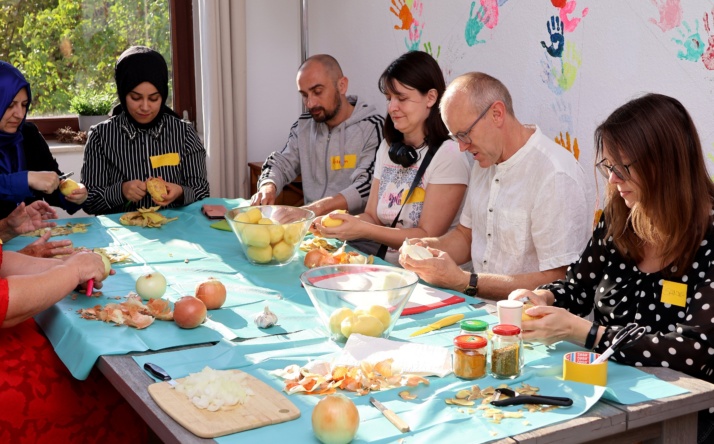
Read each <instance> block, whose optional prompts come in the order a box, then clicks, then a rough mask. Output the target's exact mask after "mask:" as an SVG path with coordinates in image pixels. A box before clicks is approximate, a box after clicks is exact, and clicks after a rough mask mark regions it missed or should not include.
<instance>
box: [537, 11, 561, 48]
mask: <svg viewBox="0 0 714 444" xmlns="http://www.w3.org/2000/svg"><path fill="white" fill-rule="evenodd" d="M546 25H547V27H548V34H550V45H546V44H545V42H544V41H541V42H540V44H541V46H543V48H545V50H546V51H548V54H550V56H551V57H560V56H561V55H563V48H564V43H565V38H564V37H563V26H562V24H561V22H560V19H559V18H558V17H557V16H555V15H554V16H552V17H551V18H550V21H548V22H546Z"/></svg>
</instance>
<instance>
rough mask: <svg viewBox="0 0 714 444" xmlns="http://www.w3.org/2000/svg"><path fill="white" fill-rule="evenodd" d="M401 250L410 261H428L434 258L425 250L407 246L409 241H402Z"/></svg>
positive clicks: (415, 246)
mask: <svg viewBox="0 0 714 444" xmlns="http://www.w3.org/2000/svg"><path fill="white" fill-rule="evenodd" d="M401 250H402V251H403V252H404V254H406V255H407V256H409V257H410V258H412V259H429V258H432V257H434V255H433V254H431V253H429V250H427V249H426V248H424V247H421V246H419V245H411V244H409V239H404V243H403V244H402V248H401Z"/></svg>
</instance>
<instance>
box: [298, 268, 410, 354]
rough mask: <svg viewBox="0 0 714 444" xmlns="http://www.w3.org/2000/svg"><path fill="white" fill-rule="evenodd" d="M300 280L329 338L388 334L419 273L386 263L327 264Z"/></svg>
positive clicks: (303, 275)
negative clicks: (355, 334) (356, 334)
mask: <svg viewBox="0 0 714 444" xmlns="http://www.w3.org/2000/svg"><path fill="white" fill-rule="evenodd" d="M300 281H301V282H302V285H303V287H305V290H306V291H307V294H308V296H309V297H310V301H311V302H312V304H313V305H314V306H315V309H316V310H317V313H318V315H319V318H320V321H321V323H322V326H323V327H324V330H325V331H326V333H327V335H328V336H329V337H330V339H332V340H334V341H338V342H343V341H346V340H347V339H348V338H349V337H350V335H351V334H353V333H359V334H362V335H365V336H373V337H379V338H387V337H389V334H390V333H391V331H392V329H393V328H394V325H395V324H396V322H397V320H398V319H399V316H400V315H401V314H402V310H404V307H405V306H406V305H407V302H408V301H409V297H410V296H411V294H412V292H413V291H414V288H416V284H417V282H418V281H419V276H417V274H416V273H414V272H412V271H408V270H405V269H403V268H397V267H391V266H387V265H361V264H360V265H356V264H342V265H326V266H322V267H316V268H313V269H311V270H308V271H306V272H304V273H303V274H301V275H300Z"/></svg>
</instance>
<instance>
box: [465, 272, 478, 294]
mask: <svg viewBox="0 0 714 444" xmlns="http://www.w3.org/2000/svg"><path fill="white" fill-rule="evenodd" d="M464 294H465V295H467V296H476V295H477V294H478V274H477V273H471V277H470V278H469V285H467V286H466V290H464Z"/></svg>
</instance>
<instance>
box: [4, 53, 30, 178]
mask: <svg viewBox="0 0 714 444" xmlns="http://www.w3.org/2000/svg"><path fill="white" fill-rule="evenodd" d="M22 88H25V90H26V91H27V98H28V101H29V102H31V101H32V93H31V92H30V84H29V83H28V82H27V80H25V77H24V76H23V75H22V73H21V72H20V71H19V70H18V69H17V68H15V67H14V66H12V65H11V64H9V63H7V62H3V61H1V60H0V112H1V113H2V114H0V117H1V116H3V115H5V111H7V109H8V108H9V107H10V104H11V103H12V101H13V100H15V96H16V95H17V93H18V92H20V90H21V89H22ZM27 109H28V111H29V109H30V107H29V105H28V107H27ZM26 118H27V113H25V117H24V118H23V119H22V124H20V126H19V127H18V128H17V131H16V132H15V133H6V132H5V131H2V130H0V173H5V174H7V173H14V172H17V171H23V170H24V169H25V156H24V152H23V150H22V125H24V123H25V119H26Z"/></svg>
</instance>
